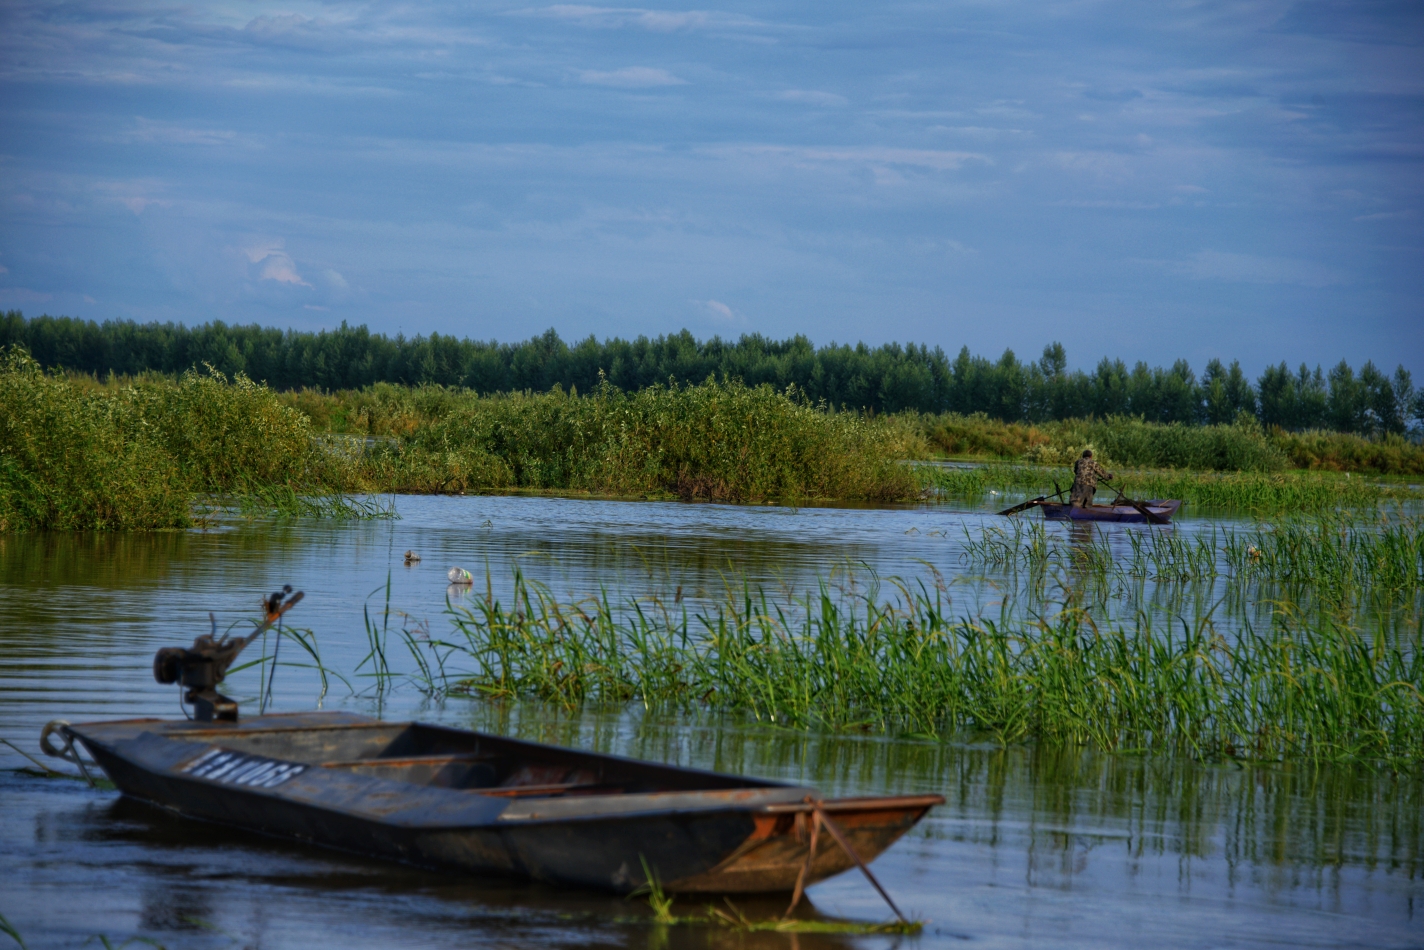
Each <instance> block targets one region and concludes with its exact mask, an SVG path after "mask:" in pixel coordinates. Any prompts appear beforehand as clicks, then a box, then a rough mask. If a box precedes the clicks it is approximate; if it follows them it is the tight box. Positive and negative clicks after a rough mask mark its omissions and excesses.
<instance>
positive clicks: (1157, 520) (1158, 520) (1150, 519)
mask: <svg viewBox="0 0 1424 950" xmlns="http://www.w3.org/2000/svg"><path fill="white" fill-rule="evenodd" d="M1113 491H1115V492H1117V497H1116V498H1114V499H1113V504H1114V505H1119V504H1126V505H1131V506H1132V507H1134V508H1136V509H1137V511H1138V513H1139V514H1141V515H1142V517H1144V518H1146V519H1147V523H1148V524H1170V522H1169V521H1168V520H1167V519H1166V518H1163V517H1162V516H1161V515H1159V514H1157V513H1156V512H1155V511H1153V510H1152V509H1150V508H1148V507H1147V505H1146V504H1145V503H1143V502H1140V501H1133V500H1132V499H1131V498H1128V497H1127V496H1125V495H1124V494H1123V493H1122V489H1121V488H1116V487H1114V488H1113Z"/></svg>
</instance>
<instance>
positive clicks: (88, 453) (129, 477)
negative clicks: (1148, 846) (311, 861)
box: [0, 347, 1424, 530]
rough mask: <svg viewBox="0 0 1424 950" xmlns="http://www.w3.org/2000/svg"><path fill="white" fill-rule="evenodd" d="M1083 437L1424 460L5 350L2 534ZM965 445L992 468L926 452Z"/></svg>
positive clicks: (1320, 448) (853, 465)
mask: <svg viewBox="0 0 1424 950" xmlns="http://www.w3.org/2000/svg"><path fill="white" fill-rule="evenodd" d="M1087 447H1092V448H1094V449H1096V451H1097V454H1098V455H1099V457H1100V458H1102V459H1104V460H1105V461H1106V462H1107V464H1108V465H1109V466H1112V467H1116V468H1117V469H1118V470H1119V479H1118V483H1119V484H1125V485H1126V486H1127V489H1128V490H1129V491H1130V492H1131V493H1132V494H1133V495H1135V496H1137V497H1173V498H1182V499H1184V500H1185V501H1187V502H1189V503H1191V504H1193V505H1200V506H1202V507H1206V508H1214V509H1223V510H1236V511H1243V512H1254V513H1258V514H1268V513H1274V512H1282V511H1293V510H1301V511H1320V510H1329V509H1331V508H1334V507H1339V506H1365V505H1378V504H1380V503H1381V502H1388V501H1391V500H1404V499H1417V498H1418V497H1419V492H1418V491H1417V489H1414V488H1412V487H1410V486H1409V485H1407V484H1403V483H1390V482H1388V481H1382V480H1380V479H1379V478H1366V477H1358V478H1357V477H1353V476H1354V475H1356V474H1359V475H1397V476H1411V475H1417V474H1424V448H1421V447H1420V446H1418V445H1415V444H1413V443H1411V442H1408V441H1406V440H1405V439H1403V438H1402V437H1399V436H1395V435H1388V436H1384V437H1380V438H1375V439H1367V438H1364V437H1361V436H1358V435H1346V434H1339V433H1285V432H1279V431H1276V432H1268V431H1266V430H1263V429H1262V428H1261V427H1260V426H1259V425H1257V424H1256V423H1255V422H1254V421H1252V420H1250V419H1247V418H1244V417H1243V418H1241V419H1239V420H1238V421H1237V422H1235V423H1232V424H1229V425H1214V426H1184V425H1180V424H1175V423H1174V424H1160V423H1150V422H1144V421H1142V420H1140V419H1128V418H1111V419H1102V420H1096V419H1089V420H1068V421H1064V422H1060V423H1052V424H1045V425H1041V426H1024V425H1011V424H1007V423H1001V422H996V421H994V420H991V419H988V418H987V417H984V416H971V417H964V416H956V415H952V414H942V415H938V416H927V415H924V414H920V413H910V412H906V413H900V414H893V415H884V414H880V415H877V414H875V413H870V412H850V411H837V410H835V409H833V408H831V407H830V406H828V405H826V404H824V403H819V402H813V401H812V400H811V399H810V398H809V397H808V396H807V395H805V394H804V393H803V392H801V391H800V390H798V389H796V388H795V387H787V388H785V389H782V390H778V389H774V388H773V387H771V386H770V385H760V386H749V385H746V384H744V383H742V382H740V381H737V380H730V381H716V380H710V379H709V380H707V381H705V382H702V383H699V384H696V385H674V384H667V385H664V384H654V385H650V386H647V387H644V388H643V389H640V390H638V391H636V392H625V391H623V390H621V389H619V388H617V387H615V386H613V385H612V384H610V383H608V382H607V381H604V382H603V383H601V384H600V385H598V386H596V387H595V388H594V389H593V390H592V391H591V392H588V393H586V394H579V393H577V392H566V391H564V390H563V389H561V388H559V387H557V386H556V387H555V388H554V389H552V390H550V391H549V392H544V393H527V392H526V393H507V394H497V395H479V394H477V393H474V392H471V391H469V390H462V389H453V388H449V387H444V386H437V385H427V386H417V387H400V386H394V385H391V384H386V383H379V384H376V385H374V386H371V387H368V388H366V389H363V390H357V391H342V392H336V393H322V392H316V391H313V390H303V391H299V392H287V393H280V392H277V391H274V390H272V389H271V388H269V387H267V386H264V385H261V384H258V383H254V382H252V381H251V380H249V379H248V378H247V377H245V376H243V375H238V376H236V377H234V378H231V379H229V378H228V377H227V376H225V375H224V374H223V373H221V372H219V371H217V370H214V369H212V368H211V367H209V368H208V369H207V370H206V371H204V372H198V371H192V370H190V371H188V372H185V373H184V374H182V375H181V376H179V377H178V378H176V379H174V378H170V377H166V376H156V375H146V376H139V377H135V378H131V379H129V378H119V377H110V378H108V379H106V380H103V381H100V380H97V379H95V378H93V377H90V376H85V375H82V374H75V373H63V372H55V371H46V370H44V369H43V368H42V367H41V366H40V365H39V364H38V363H37V362H36V361H35V360H34V359H32V358H31V357H30V356H29V354H28V353H26V352H25V351H24V350H22V349H19V348H16V347H10V348H8V349H6V350H0V530H18V529H26V528H56V529H101V530H113V529H145V528H149V529H153V528H178V527H184V526H187V525H189V524H191V523H193V522H194V520H195V518H197V519H201V518H202V517H204V514H203V513H204V512H205V511H212V510H215V509H226V510H237V511H240V512H242V513H246V514H259V513H264V512H265V513H274V514H278V515H288V516H294V515H301V514H327V515H331V516H336V517H383V516H390V515H391V514H392V511H391V509H390V507H389V505H388V504H382V503H380V502H373V501H369V500H362V499H363V498H369V496H374V495H382V494H390V493H422V494H458V493H507V492H541V493H553V494H591V495H599V496H611V497H632V498H653V499H685V500H696V501H715V502H730V503H751V504H762V503H781V504H815V503H843V502H874V503H885V502H914V501H917V500H920V499H922V498H924V497H927V496H928V495H933V494H942V495H951V496H956V497H964V498H971V497H982V496H984V495H986V494H987V493H989V492H990V491H1008V492H1018V491H1023V492H1030V493H1040V492H1045V491H1047V490H1048V487H1049V485H1050V484H1052V482H1053V481H1054V480H1055V479H1057V480H1058V481H1059V483H1060V485H1066V484H1067V482H1068V481H1069V479H1070V476H1069V474H1068V466H1069V465H1070V464H1071V462H1072V460H1073V459H1074V458H1075V457H1077V455H1078V454H1079V453H1080V451H1081V450H1082V449H1083V448H1087ZM949 452H953V453H955V454H958V455H960V456H964V455H966V454H971V453H975V457H976V458H978V459H980V460H982V461H984V462H986V463H987V464H982V465H977V466H975V467H970V468H963V467H952V466H950V467H946V466H938V465H932V464H916V463H922V462H927V461H930V460H933V459H934V458H936V457H942V456H943V455H944V454H946V453H949ZM1302 463H1304V464H1305V466H1306V468H1307V469H1308V470H1305V471H1300V470H1292V469H1291V468H1290V466H1292V465H1300V464H1302ZM1342 469H1343V471H1341V470H1342Z"/></svg>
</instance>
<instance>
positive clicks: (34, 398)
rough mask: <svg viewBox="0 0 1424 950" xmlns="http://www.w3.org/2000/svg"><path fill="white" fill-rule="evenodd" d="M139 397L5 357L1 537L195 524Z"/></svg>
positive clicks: (25, 358) (1, 367) (18, 356)
mask: <svg viewBox="0 0 1424 950" xmlns="http://www.w3.org/2000/svg"><path fill="white" fill-rule="evenodd" d="M172 463H173V460H172V457H171V456H170V455H169V453H168V452H167V451H165V449H164V447H163V445H162V444H161V442H160V440H158V439H156V438H154V436H153V434H152V432H151V431H150V430H149V428H148V427H147V426H146V425H145V424H144V419H143V414H142V411H141V410H140V408H139V407H138V406H137V405H135V402H134V401H133V400H132V399H128V398H122V397H116V396H114V395H108V394H104V393H99V392H94V391H86V389H85V388H84V387H82V386H78V385H76V384H74V383H73V382H71V381H70V380H67V379H65V378H63V377H59V376H51V375H46V374H45V373H44V372H42V371H41V370H40V367H39V365H38V364H37V363H36V362H35V361H34V360H32V359H30V357H29V355H28V354H27V353H25V352H24V351H23V350H19V349H11V350H10V351H8V352H6V353H3V354H2V355H0V530H13V529H16V528H30V527H42V528H62V529H68V528H101V529H112V528H154V527H178V526H181V525H185V524H187V523H188V518H189V508H190V504H189V502H190V497H189V496H190V493H189V491H188V486H187V482H186V480H185V479H184V477H183V475H182V473H181V472H179V471H177V470H176V469H175V466H174V465H173V464H172Z"/></svg>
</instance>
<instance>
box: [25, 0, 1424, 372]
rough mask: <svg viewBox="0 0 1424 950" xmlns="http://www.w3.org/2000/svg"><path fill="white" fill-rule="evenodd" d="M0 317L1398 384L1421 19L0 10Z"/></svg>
mask: <svg viewBox="0 0 1424 950" xmlns="http://www.w3.org/2000/svg"><path fill="white" fill-rule="evenodd" d="M0 133H2V134H0V215H3V227H0V307H4V308H18V309H22V310H24V311H25V312H26V313H27V314H38V313H41V312H49V313H56V314H59V313H62V314H69V315H74V316H83V317H89V318H95V319H105V318H132V319H138V320H177V321H182V322H185V323H201V322H204V321H207V320H210V319H222V320H227V321H229V322H234V321H235V322H244V323H246V322H258V323H262V324H270V325H277V326H282V327H287V326H291V327H297V328H319V327H326V326H334V325H336V324H338V323H339V322H341V321H342V320H347V321H350V322H352V323H366V324H369V325H370V326H371V327H372V328H373V329H376V330H382V331H387V332H396V331H403V332H405V333H406V334H415V333H428V332H430V331H432V330H435V331H440V332H442V333H454V334H457V335H461V336H473V337H479V338H497V339H501V340H514V339H523V338H526V337H529V336H531V335H533V334H535V333H539V332H542V331H543V330H545V329H546V328H548V327H554V328H555V329H557V330H558V331H559V332H560V333H561V334H562V335H563V336H564V337H565V338H570V339H572V338H581V337H584V336H587V335H588V334H590V333H592V334H596V335H598V336H600V337H603V336H610V335H621V336H625V337H626V336H632V335H636V334H640V333H646V334H658V333H663V332H671V331H676V330H678V329H681V328H683V327H686V328H688V329H690V330H691V331H692V332H693V333H695V334H697V335H698V336H710V335H711V334H714V333H718V334H722V335H723V336H736V335H738V334H741V333H743V332H750V331H758V332H762V333H766V334H770V335H772V336H775V337H783V336H787V335H790V334H793V333H804V334H807V335H808V336H810V337H811V338H812V339H813V340H814V341H816V342H817V343H826V342H830V341H832V340H836V341H842V342H845V341H857V340H864V341H867V342H871V343H880V342H885V341H891V340H899V341H915V342H925V343H929V344H934V345H940V346H943V347H945V348H946V349H948V350H950V351H951V352H953V351H956V350H958V348H959V347H960V346H961V345H964V344H968V345H969V347H970V348H971V349H972V350H974V351H975V352H977V353H984V354H987V355H990V356H997V355H998V354H999V353H1001V352H1002V351H1003V350H1004V349H1005V348H1006V347H1012V348H1013V349H1014V350H1015V351H1016V352H1017V353H1018V354H1019V355H1020V356H1021V357H1036V356H1037V355H1038V353H1039V352H1040V350H1041V349H1042V347H1043V345H1044V344H1045V343H1047V342H1048V341H1050V340H1055V339H1056V340H1061V341H1062V342H1063V343H1064V345H1065V346H1066V347H1067V349H1068V354H1069V359H1070V362H1071V363H1072V364H1073V365H1075V366H1088V365H1091V364H1092V363H1094V362H1096V360H1097V359H1098V358H1099V357H1101V356H1103V355H1110V356H1114V357H1122V358H1124V359H1127V360H1129V361H1132V360H1136V359H1145V360H1147V361H1148V362H1150V363H1154V364H1165V363H1170V362H1171V361H1172V360H1173V359H1176V358H1177V357H1185V358H1187V359H1188V360H1190V361H1191V363H1192V364H1193V366H1194V367H1195V368H1196V369H1197V370H1198V371H1200V370H1201V368H1202V366H1203V365H1204V364H1205V362H1206V360H1208V359H1210V358H1211V357H1214V356H1219V357H1223V358H1227V359H1229V358H1233V357H1239V358H1240V359H1241V360H1242V362H1243V364H1244V365H1245V366H1246V368H1247V369H1248V371H1250V372H1252V373H1253V375H1254V374H1255V373H1257V372H1259V370H1260V369H1261V368H1262V367H1263V366H1264V365H1265V364H1266V363H1267V362H1275V361H1278V360H1281V359H1286V360H1288V361H1290V362H1291V363H1292V364H1296V363H1299V362H1301V361H1307V362H1309V363H1310V364H1312V365H1314V364H1316V363H1324V364H1326V365H1327V366H1328V365H1330V364H1332V363H1334V362H1336V361H1338V360H1339V359H1340V358H1342V357H1344V358H1347V359H1349V360H1350V361H1351V362H1353V363H1355V364H1356V365H1358V364H1359V363H1362V362H1363V361H1364V360H1366V359H1373V360H1375V361H1376V362H1377V363H1380V364H1382V365H1384V366H1385V367H1386V368H1392V367H1393V366H1394V365H1395V364H1396V363H1399V362H1403V363H1404V364H1405V365H1406V366H1407V367H1409V368H1410V369H1412V370H1413V371H1414V372H1415V374H1416V376H1420V375H1424V230H1421V223H1422V222H1421V217H1420V214H1421V210H1424V200H1421V198H1422V197H1424V196H1422V195H1421V192H1424V4H1419V3H1368V2H1357V0H1352V2H1347V3H1290V2H1278V3H1277V2H1260V3H1255V2H1252V3H1229V2H1228V3H1180V2H1159V3H1110V2H1102V3H1099V2H1086V0H1085V2H1052V0H1037V2H1024V3H1017V2H963V3H960V2H945V3H902V2H894V0H890V2H880V3H863V2H861V3H843V2H817V3H804V2H803V3H797V4H785V3H774V2H768V3H757V4H746V3H716V4H709V5H706V6H673V5H663V6H657V7H601V6H590V5H571V4H561V5H538V4H535V5H522V4H518V3H459V4H448V5H446V4H442V3H440V2H430V3H419V4H397V3H370V4H366V3H266V2H233V3H225V4H224V3H216V4H201V3H200V4H186V5H180V4H172V5H164V4H162V3H146V4H131V3H129V2H127V0H107V2H92V3H90V2H73V3H54V2H47V3H27V2H23V0H7V2H6V3H5V4H4V5H3V6H0Z"/></svg>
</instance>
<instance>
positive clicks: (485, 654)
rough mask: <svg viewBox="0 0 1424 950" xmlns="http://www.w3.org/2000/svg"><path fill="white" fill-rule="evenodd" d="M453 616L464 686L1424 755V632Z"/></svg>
mask: <svg viewBox="0 0 1424 950" xmlns="http://www.w3.org/2000/svg"><path fill="white" fill-rule="evenodd" d="M449 615H450V620H451V623H452V628H453V631H454V634H455V635H454V636H452V637H451V638H450V639H449V640H447V641H443V642H441V643H439V644H434V643H432V644H430V645H429V646H428V648H429V649H430V650H432V651H440V652H441V659H440V664H439V668H441V669H443V670H446V671H449V672H447V673H446V674H445V677H446V678H445V680H444V682H443V683H442V688H443V689H444V690H445V691H447V692H451V693H469V694H477V695H485V696H495V697H499V696H534V697H539V698H541V699H544V700H550V701H554V702H557V703H560V704H563V705H565V706H567V707H570V708H573V707H575V706H578V705H579V704H581V703H584V702H586V701H589V700H596V701H604V702H628V701H630V700H636V701H640V702H643V703H645V704H648V705H654V704H658V705H664V704H671V705H697V704H705V705H708V706H711V707H715V708H720V709H728V710H739V711H743V712H745V713H748V714H750V715H752V716H754V717H755V718H756V719H758V720H761V721H764V722H767V723H773V724H778V725H785V726H792V727H798V728H804V727H810V726H818V727H825V728H832V729H859V730H867V731H873V732H888V733H896V734H914V735H925V736H944V735H969V736H982V737H986V738H990V739H992V740H993V741H996V742H999V743H1005V744H1007V743H1016V742H1022V741H1029V740H1037V741H1041V742H1048V743H1050V744H1070V745H1071V744H1091V745H1094V746H1097V747H1100V748H1103V749H1109V750H1118V749H1158V750H1167V749H1172V750H1179V751H1185V752H1188V753H1190V754H1193V755H1196V756H1200V757H1205V758H1214V757H1221V756H1235V757H1247V758H1265V759H1277V758H1285V757H1304V758H1308V759H1368V760H1376V761H1383V762H1386V763H1390V764H1394V765H1398V766H1403V765H1406V764H1408V763H1414V762H1417V761H1418V760H1419V759H1420V758H1421V756H1424V695H1421V692H1422V691H1424V630H1415V631H1413V632H1410V633H1408V634H1406V635H1405V638H1404V639H1403V640H1402V641H1396V642H1386V639H1387V638H1384V637H1375V636H1368V635H1365V634H1364V633H1362V632H1360V631H1359V630H1356V629H1354V628H1352V627H1350V626H1349V625H1348V624H1345V623H1343V622H1340V621H1338V620H1336V619H1331V618H1328V617H1315V618H1309V619H1306V618H1304V617H1302V616H1300V615H1298V614H1295V613H1292V612H1289V611H1283V612H1281V613H1278V614H1277V615H1276V618H1275V620H1274V621H1273V622H1272V624H1271V625H1270V626H1269V628H1268V629H1264V630H1255V629H1251V628H1249V627H1248V628H1247V629H1246V630H1245V631H1243V632H1242V633H1241V634H1240V635H1239V637H1237V639H1235V640H1234V641H1228V640H1227V639H1226V638H1224V637H1222V636H1220V635H1218V634H1217V633H1216V632H1215V630H1214V628H1213V627H1212V626H1211V623H1210V621H1209V619H1202V620H1200V621H1198V622H1197V623H1195V624H1188V623H1186V622H1182V623H1181V624H1180V625H1179V626H1171V627H1159V626H1155V625H1154V623H1153V622H1152V621H1151V620H1149V619H1148V618H1147V617H1145V616H1140V617H1139V618H1138V620H1137V622H1136V623H1135V624H1134V625H1132V626H1127V627H1114V628H1107V627H1101V626H1099V625H1098V624H1097V623H1096V621H1095V620H1094V618H1093V617H1092V615H1091V613H1090V612H1089V611H1087V610H1085V609H1083V608H1081V607H1080V606H1078V605H1076V604H1075V603H1073V602H1072V601H1071V600H1070V601H1069V602H1067V603H1065V604H1063V605H1062V607H1061V609H1060V610H1059V612H1058V613H1056V614H1054V615H1051V616H1046V617H1043V618H1040V619H1036V620H1023V621H1009V620H1004V621H1001V622H996V621H994V620H991V619H988V618H984V617H960V618H955V617H952V616H951V615H950V614H949V613H948V600H947V596H946V593H945V589H944V587H943V585H942V583H940V582H939V581H938V579H937V578H933V579H931V582H930V583H928V584H927V583H923V582H921V583H910V582H906V581H903V580H891V581H889V582H888V584H886V585H882V584H880V583H878V582H875V583H872V584H871V585H870V586H869V587H868V588H865V589H863V590H861V591H860V592H855V591H848V590H834V589H832V588H831V587H829V586H828V585H822V586H821V588H820V589H819V591H818V592H816V593H814V594H810V595H807V596H806V597H804V598H801V599H792V600H781V601H776V600H773V599H771V598H770V597H768V595H767V594H766V593H765V592H764V591H760V590H758V591H753V590H751V589H750V588H749V587H745V586H744V587H743V588H741V589H734V588H729V589H728V590H726V591H725V592H724V594H723V595H722V596H721V597H720V599H719V600H717V601H716V602H714V603H712V604H711V605H709V606H708V607H707V608H706V609H702V610H699V611H697V612H695V613H694V612H692V611H691V610H690V608H688V607H687V606H686V605H685V604H681V605H679V604H669V603H667V602H666V601H663V600H660V599H657V598H652V599H647V600H633V599H630V600H626V601H621V602H617V603H615V602H614V601H613V600H612V599H611V598H610V597H609V596H608V595H607V594H606V593H604V594H602V595H600V596H598V597H592V598H588V599H586V600H583V601H578V602H569V603H563V602H560V601H558V600H557V599H556V598H555V597H553V596H552V594H551V593H550V592H549V591H548V589H547V588H544V587H542V586H541V585H539V584H536V583H533V582H531V581H528V580H527V579H525V578H523V577H522V576H519V575H516V577H515V583H514V594H513V598H512V599H511V600H510V601H509V602H508V603H505V602H503V601H501V600H500V599H499V598H498V597H496V596H494V594H493V593H492V591H490V590H489V589H488V588H487V589H486V591H485V593H484V594H483V595H482V596H479V597H476V598H475V603H474V605H473V606H469V607H466V606H460V605H451V606H450V607H449ZM462 665H463V666H464V670H463V672H456V671H457V670H459V669H460V668H461V666H462Z"/></svg>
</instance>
